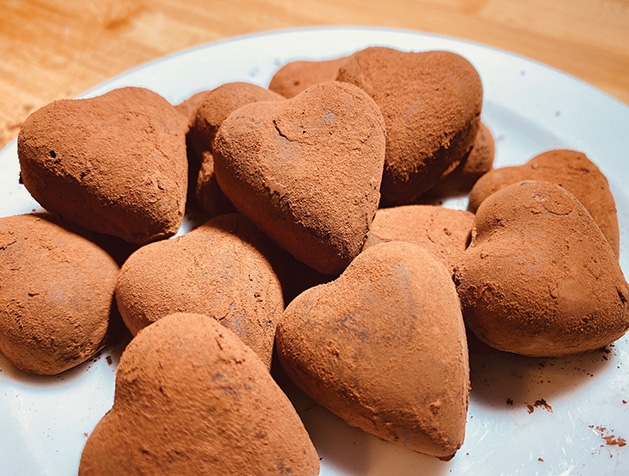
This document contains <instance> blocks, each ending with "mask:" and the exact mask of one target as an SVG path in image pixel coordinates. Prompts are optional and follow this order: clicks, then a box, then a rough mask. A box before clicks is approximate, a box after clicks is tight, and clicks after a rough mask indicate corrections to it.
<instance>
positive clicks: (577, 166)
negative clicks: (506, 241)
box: [468, 149, 620, 256]
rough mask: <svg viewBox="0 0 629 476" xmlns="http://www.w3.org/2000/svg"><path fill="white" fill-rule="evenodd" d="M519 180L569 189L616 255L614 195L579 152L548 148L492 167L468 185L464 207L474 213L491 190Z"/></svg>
mask: <svg viewBox="0 0 629 476" xmlns="http://www.w3.org/2000/svg"><path fill="white" fill-rule="evenodd" d="M522 180H543V181H546V182H552V183H556V184H557V185H561V186H562V187H563V188H565V189H566V190H568V191H569V192H570V193H572V194H573V195H574V196H575V197H576V198H577V199H578V200H579V201H580V202H581V203H582V204H583V206H584V207H585V208H586V209H587V211H588V212H589V213H590V215H592V218H594V221H595V222H596V224H597V225H598V226H599V228H600V229H601V231H602V232H603V235H605V237H606V238H607V241H609V244H610V245H611V247H612V249H613V250H614V253H615V254H616V256H619V255H620V231H619V229H618V213H617V211H616V202H615V201H614V196H613V195H612V193H611V191H610V189H609V183H608V181H607V178H606V177H605V175H603V173H602V172H601V171H600V169H599V168H598V167H597V166H596V164H594V163H593V162H592V161H591V160H590V159H588V158H587V156H586V155H585V154H583V153H582V152H578V151H575V150H569V149H556V150H548V151H546V152H543V153H541V154H539V155H536V156H535V157H533V158H532V159H531V160H529V161H528V162H527V163H525V164H523V165H517V166H512V167H501V168H498V169H494V170H492V171H491V172H489V173H487V174H486V175H484V176H483V177H481V179H479V180H478V182H476V184H475V185H474V188H472V191H471V192H470V199H469V206H468V210H470V211H471V212H473V213H474V212H475V211H476V209H477V208H478V207H479V205H480V204H481V203H482V202H483V200H485V199H486V198H487V197H488V196H490V195H491V194H492V193H495V192H497V191H498V190H500V189H502V188H504V187H507V186H508V185H511V184H514V183H517V182H520V181H522Z"/></svg>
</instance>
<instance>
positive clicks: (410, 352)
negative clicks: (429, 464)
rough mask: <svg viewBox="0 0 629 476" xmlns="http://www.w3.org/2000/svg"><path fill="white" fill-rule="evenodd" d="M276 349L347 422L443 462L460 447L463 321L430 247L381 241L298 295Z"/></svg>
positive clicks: (304, 384) (297, 378) (303, 384)
mask: <svg viewBox="0 0 629 476" xmlns="http://www.w3.org/2000/svg"><path fill="white" fill-rule="evenodd" d="M277 351H278V356H279V361H280V363H281V364H282V367H283V368H284V369H285V371H286V373H287V375H288V376H289V377H290V378H291V379H292V380H293V381H294V382H295V383H296V384H297V385H298V386H299V387H300V388H301V389H302V390H303V391H304V392H306V393H307V394H308V395H310V396H311V397H312V398H313V399H314V400H315V401H317V402H318V403H320V404H321V405H323V406H325V407H326V408H328V409H329V410H330V411H332V412H333V413H335V414H336V415H338V416H339V417H341V418H342V419H343V420H345V421H346V422H347V423H348V424H350V425H352V426H357V427H359V428H361V429H362V430H364V431H365V432H367V433H371V434H373V435H376V436H378V437H380V438H382V439H384V440H387V441H391V442H394V443H397V444H400V445H403V446H405V447H407V448H410V449H412V450H414V451H418V452H420V453H425V454H428V455H432V456H436V457H439V458H443V459H448V458H450V457H452V456H453V455H454V453H455V452H456V451H457V449H458V448H459V447H460V446H461V445H462V443H463V439H464V434H465V420H466V414H467V407H468V395H469V365H468V349H467V340H466V335H465V327H464V325H463V319H462V316H461V308H460V304H459V300H458V297H457V294H456V290H455V287H454V283H453V282H452V280H451V278H450V273H449V272H448V271H447V270H446V268H445V266H443V264H441V263H440V262H439V261H438V260H437V259H436V258H435V257H434V256H433V255H432V254H431V253H430V252H428V251H427V250H425V249H424V248H422V247H420V246H418V245H414V244H411V243H403V242H389V243H381V244H378V245H375V246H373V247H371V248H369V249H367V250H365V251H364V252H363V253H361V254H360V255H359V256H358V257H357V258H356V259H355V260H354V261H353V262H352V264H350V265H349V267H348V268H347V269H346V270H345V272H344V273H343V274H342V275H341V276H340V277H339V278H338V279H336V280H335V281H332V282H331V283H328V284H323V285H321V286H317V287H315V288H312V289H309V290H307V291H305V292H304V293H302V294H301V295H299V296H298V297H297V298H296V299H295V300H294V301H293V302H292V303H291V304H289V305H288V307H287V308H286V311H285V312H284V316H283V317H282V320H281V321H280V324H279V325H278V331H277Z"/></svg>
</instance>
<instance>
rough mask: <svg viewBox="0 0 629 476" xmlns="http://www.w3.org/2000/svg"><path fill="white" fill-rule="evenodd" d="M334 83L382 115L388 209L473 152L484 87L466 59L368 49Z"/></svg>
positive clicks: (428, 185) (438, 53)
mask: <svg viewBox="0 0 629 476" xmlns="http://www.w3.org/2000/svg"><path fill="white" fill-rule="evenodd" d="M337 79H338V80H339V81H345V82H349V83H351V84H354V85H356V86H358V87H360V88H362V89H364V90H365V91H366V92H367V93H368V94H369V96H371V97H372V98H373V100H374V101H375V102H376V104H378V106H379V107H380V109H381V111H382V115H383V116H384V120H385V124H386V131H387V152H386V160H385V167H384V175H383V177H382V201H383V203H384V204H386V205H403V204H407V203H411V202H412V201H413V200H415V199H416V198H417V197H419V196H420V195H421V194H422V193H424V192H425V191H426V190H428V189H430V188H431V187H433V186H434V185H435V184H436V183H437V182H438V181H439V179H440V178H441V177H442V176H443V175H444V174H445V173H446V172H448V171H450V170H452V169H454V167H456V165H458V163H459V162H460V161H461V160H462V159H463V157H464V156H465V155H466V154H467V153H468V152H469V151H470V149H471V148H472V144H473V143H474V139H475V137H476V134H477V132H478V127H479V124H480V113H481V106H482V100H483V88H482V85H481V80H480V76H479V75H478V73H477V72H476V70H475V69H474V67H473V66H472V64H471V63H470V62H469V61H467V60H466V59H465V58H463V57H462V56H460V55H457V54H455V53H450V52H446V51H428V52H421V53H412V52H404V51H398V50H394V49H391V48H385V47H370V48H366V49H364V50H362V51H358V52H356V53H354V54H353V55H351V56H350V57H349V58H348V60H347V61H346V62H345V64H343V66H341V68H340V69H339V74H338V76H337Z"/></svg>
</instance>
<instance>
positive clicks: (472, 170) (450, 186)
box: [420, 122, 496, 199]
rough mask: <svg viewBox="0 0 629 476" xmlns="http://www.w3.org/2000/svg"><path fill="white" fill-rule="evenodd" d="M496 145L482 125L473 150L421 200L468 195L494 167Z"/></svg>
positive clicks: (482, 124)
mask: <svg viewBox="0 0 629 476" xmlns="http://www.w3.org/2000/svg"><path fill="white" fill-rule="evenodd" d="M495 155H496V143H495V141H494V136H493V135H492V134H491V131H490V130H489V128H488V127H487V126H486V125H485V124H484V123H482V122H481V123H480V128H479V129H478V134H476V139H475V140H474V145H473V146H472V150H471V151H470V152H469V154H467V155H466V156H465V157H463V160H462V161H461V163H460V164H459V165H458V166H457V167H456V168H455V169H454V170H453V171H452V172H450V173H448V174H446V175H445V177H443V178H442V179H441V180H439V182H438V183H437V185H435V186H434V187H432V188H431V189H430V190H428V191H427V192H426V193H424V194H423V195H422V196H421V197H420V198H430V199H434V198H441V197H450V196H453V195H461V194H464V193H468V192H469V191H470V190H471V189H472V187H473V186H474V184H475V183H476V182H477V181H478V179H479V178H481V177H482V176H483V175H485V174H486V173H487V172H489V171H490V170H491V169H492V168H493V166H494V156H495Z"/></svg>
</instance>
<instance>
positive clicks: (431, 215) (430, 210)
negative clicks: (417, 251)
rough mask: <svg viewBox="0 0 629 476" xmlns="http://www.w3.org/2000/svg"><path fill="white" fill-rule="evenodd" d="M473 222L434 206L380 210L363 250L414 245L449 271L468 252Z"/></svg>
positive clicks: (465, 215)
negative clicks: (392, 243) (394, 244)
mask: <svg viewBox="0 0 629 476" xmlns="http://www.w3.org/2000/svg"><path fill="white" fill-rule="evenodd" d="M473 221H474V215H473V214H472V213H470V212H467V211H464V210H453V209H451V208H445V207H438V206H434V205H403V206H399V207H391V208H380V209H379V210H378V211H377V212H376V217H375V218H374V220H373V223H372V224H371V229H370V230H369V235H368V236H367V241H366V242H365V248H364V249H367V248H369V247H371V246H374V245H376V244H378V243H383V242H388V241H406V242H408V243H415V244H417V245H420V246H423V247H424V248H426V249H427V250H428V251H430V252H431V253H432V254H434V255H435V256H436V257H437V258H438V259H439V261H441V262H442V263H443V264H444V265H445V267H446V268H448V270H450V271H452V270H454V267H455V266H456V264H457V263H458V261H459V259H460V258H461V256H462V254H463V252H464V251H465V248H467V245H468V242H469V238H470V233H471V230H472V222H473Z"/></svg>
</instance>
